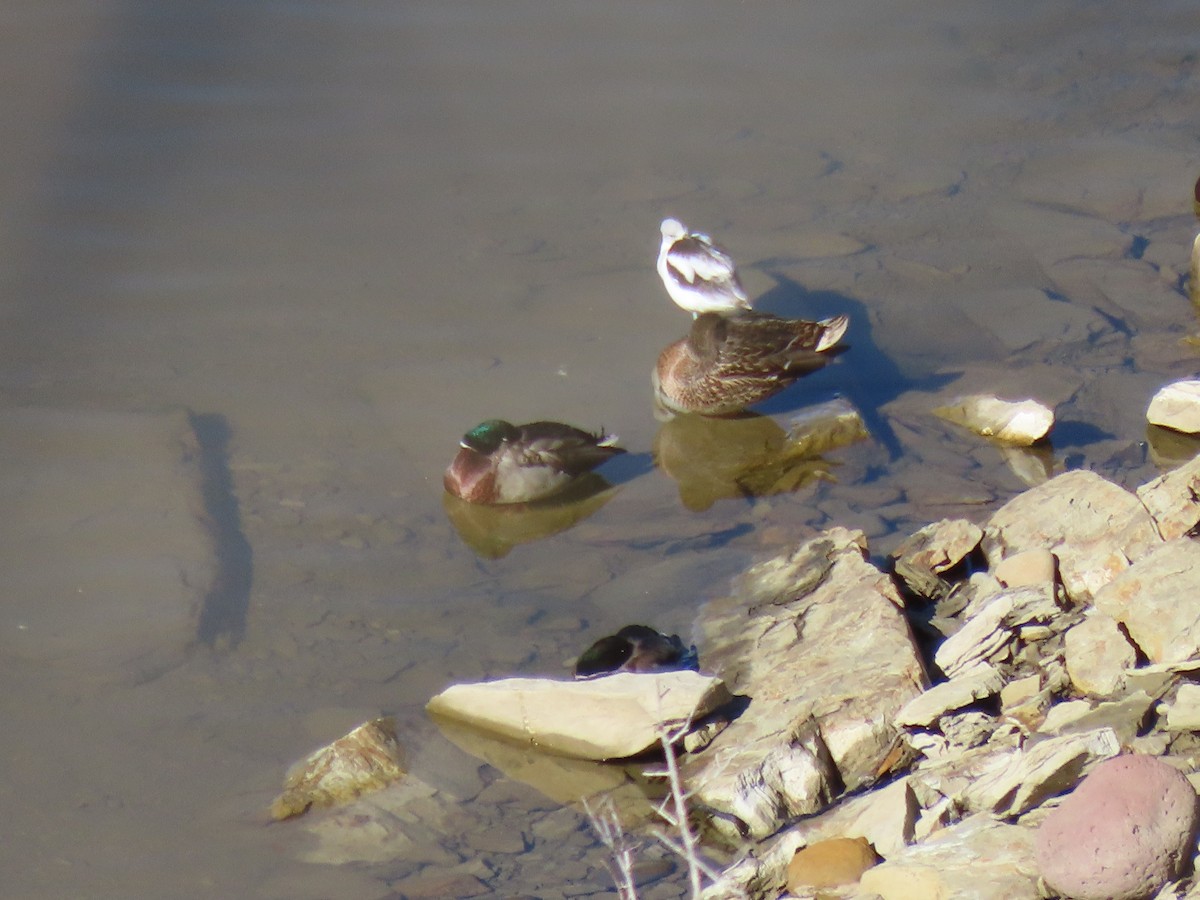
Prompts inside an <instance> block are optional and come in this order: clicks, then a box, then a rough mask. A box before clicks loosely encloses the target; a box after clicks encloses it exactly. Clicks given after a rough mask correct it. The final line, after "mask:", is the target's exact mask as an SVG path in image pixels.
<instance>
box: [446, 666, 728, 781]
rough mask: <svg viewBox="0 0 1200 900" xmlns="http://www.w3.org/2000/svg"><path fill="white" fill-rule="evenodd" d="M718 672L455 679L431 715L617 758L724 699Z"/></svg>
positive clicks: (554, 748) (550, 748) (553, 747)
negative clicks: (472, 681)
mask: <svg viewBox="0 0 1200 900" xmlns="http://www.w3.org/2000/svg"><path fill="white" fill-rule="evenodd" d="M730 699H731V698H730V696H729V692H728V691H727V690H726V689H725V685H724V684H723V683H722V682H721V680H720V679H719V678H713V677H712V676H709V675H701V674H700V673H698V672H687V671H685V672H662V673H658V674H642V673H634V672H618V673H617V674H615V675H607V676H604V677H602V678H593V679H590V680H586V681H560V680H558V679H553V678H504V679H501V680H499V681H486V682H479V683H476V684H456V685H452V686H450V687H448V688H446V690H444V691H442V692H441V693H440V694H438V695H437V696H436V697H434V698H433V699H432V700H430V701H429V703H428V704H427V705H426V709H427V710H428V711H429V713H430V714H431V715H434V716H441V717H444V718H448V719H454V720H456V721H459V722H463V723H465V724H468V725H472V726H474V727H475V728H478V729H480V730H482V731H486V732H489V733H492V734H496V735H499V736H501V737H505V738H508V739H510V740H515V741H517V742H519V743H523V744H529V745H532V746H535V747H538V748H540V749H542V750H545V751H546V752H548V753H559V754H562V755H564V756H571V757H575V758H577V759H597V760H599V759H623V758H625V757H627V756H635V755H637V754H638V753H642V752H643V751H645V750H648V749H649V748H651V747H653V746H655V745H656V744H657V743H658V741H659V735H660V734H663V733H671V732H673V731H674V730H676V729H677V728H679V727H680V726H682V725H686V724H687V723H688V722H691V721H693V720H695V719H699V718H700V717H702V716H704V715H707V714H708V713H709V712H711V711H713V710H714V709H717V708H718V707H720V706H723V705H724V704H726V703H728V702H729V700H730Z"/></svg>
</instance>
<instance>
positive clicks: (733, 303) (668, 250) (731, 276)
mask: <svg viewBox="0 0 1200 900" xmlns="http://www.w3.org/2000/svg"><path fill="white" fill-rule="evenodd" d="M660 230H661V231H662V245H661V246H660V247H659V250H658V274H659V277H661V278H662V282H663V286H664V287H665V288H666V289H667V293H668V294H670V295H671V299H672V300H674V301H675V303H676V304H677V305H678V306H680V307H682V308H683V309H686V310H687V311H688V312H690V313H691V314H692V316H693V317H695V316H698V315H700V314H701V313H718V314H720V315H727V314H729V313H735V312H740V311H741V310H746V309H750V301H749V300H747V299H746V291H745V289H744V288H743V287H742V282H741V280H740V279H739V278H738V273H737V266H736V265H735V264H734V262H733V257H731V256H730V255H729V254H728V253H727V252H726V251H725V250H724V249H723V248H722V247H720V246H718V245H717V244H715V243H713V239H712V238H710V237H709V236H708V235H707V234H701V233H700V232H697V231H688V229H687V226H685V225H684V224H683V223H682V222H680V221H679V220H678V219H663V222H662V225H661V227H660Z"/></svg>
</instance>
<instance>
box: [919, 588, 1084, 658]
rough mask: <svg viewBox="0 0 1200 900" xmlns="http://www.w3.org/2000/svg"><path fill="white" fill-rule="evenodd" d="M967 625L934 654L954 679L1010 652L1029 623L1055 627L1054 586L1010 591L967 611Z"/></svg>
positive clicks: (1056, 616) (1056, 614)
mask: <svg viewBox="0 0 1200 900" xmlns="http://www.w3.org/2000/svg"><path fill="white" fill-rule="evenodd" d="M966 614H967V615H969V618H968V619H967V621H966V623H965V624H964V625H963V627H962V628H960V629H959V630H958V631H956V632H955V633H954V634H952V635H950V637H948V638H946V640H945V641H943V642H942V645H941V646H940V647H938V649H937V652H936V653H935V654H934V659H935V660H936V661H937V664H938V667H939V668H940V669H941V670H942V671H943V672H945V673H946V674H947V675H948V676H950V678H951V679H953V678H954V677H955V676H956V675H958V674H959V673H961V672H965V671H967V670H968V669H971V668H973V667H974V666H976V665H978V664H979V663H980V662H984V661H987V660H989V659H992V658H994V657H996V656H997V655H998V654H999V655H1005V654H1007V653H1009V652H1010V647H1011V645H1012V644H1013V643H1014V642H1015V641H1016V639H1017V632H1018V630H1019V629H1020V628H1022V627H1024V626H1027V625H1029V624H1030V623H1035V622H1036V623H1054V622H1056V621H1057V620H1058V619H1059V618H1060V614H1061V609H1060V608H1059V606H1058V603H1057V601H1056V599H1055V596H1054V589H1053V587H1052V586H1049V585H1043V586H1042V587H1022V588H1009V589H1005V590H1002V591H1000V592H999V593H996V594H992V595H990V596H987V597H985V598H983V599H982V600H981V602H980V603H979V604H978V605H975V606H974V608H973V609H969V610H967V613H966Z"/></svg>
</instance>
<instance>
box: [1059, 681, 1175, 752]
mask: <svg viewBox="0 0 1200 900" xmlns="http://www.w3.org/2000/svg"><path fill="white" fill-rule="evenodd" d="M1153 705H1154V698H1153V697H1151V696H1150V695H1149V694H1147V693H1146V692H1145V691H1133V692H1131V693H1129V694H1126V695H1125V696H1123V697H1121V698H1120V699H1119V700H1106V701H1104V702H1101V703H1097V704H1095V705H1094V706H1093V705H1092V704H1091V703H1089V702H1088V701H1087V700H1073V701H1070V702H1067V703H1060V704H1058V705H1057V706H1055V707H1053V708H1052V709H1051V710H1050V713H1049V714H1048V715H1047V716H1046V720H1045V721H1044V722H1043V723H1042V724H1041V727H1040V728H1038V732H1039V733H1041V734H1054V735H1067V734H1081V733H1083V732H1087V731H1095V730H1096V729H1099V728H1111V729H1112V731H1113V734H1115V735H1116V736H1117V740H1118V741H1119V742H1120V743H1121V744H1122V745H1127V744H1129V742H1130V741H1132V740H1133V739H1134V738H1135V737H1137V734H1138V732H1139V731H1141V730H1142V726H1143V724H1144V722H1145V720H1146V716H1147V714H1148V713H1149V712H1150V707H1151V706H1153Z"/></svg>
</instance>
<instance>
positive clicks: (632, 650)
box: [575, 625, 699, 678]
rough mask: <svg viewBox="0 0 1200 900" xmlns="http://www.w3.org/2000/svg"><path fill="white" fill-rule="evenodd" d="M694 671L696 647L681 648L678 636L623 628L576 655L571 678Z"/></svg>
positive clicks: (636, 627) (642, 628) (639, 627)
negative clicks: (619, 673)
mask: <svg viewBox="0 0 1200 900" xmlns="http://www.w3.org/2000/svg"><path fill="white" fill-rule="evenodd" d="M698 668H699V660H698V659H697V656H696V648H695V647H685V646H684V645H683V641H681V640H680V639H679V635H677V634H672V635H666V634H662V633H660V632H658V631H655V630H654V629H653V628H651V627H649V626H648V625H626V626H625V627H624V628H622V629H621V630H620V631H618V632H617V633H616V634H610V635H609V636H608V637H602V638H600V640H598V641H596V643H594V644H592V646H590V647H588V648H587V649H586V650H584V651H583V653H581V654H580V656H579V659H578V660H577V661H576V663H575V677H576V678H592V677H595V676H597V675H611V674H613V673H614V672H673V671H676V670H678V669H692V670H693V671H694V670H696V669H698Z"/></svg>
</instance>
